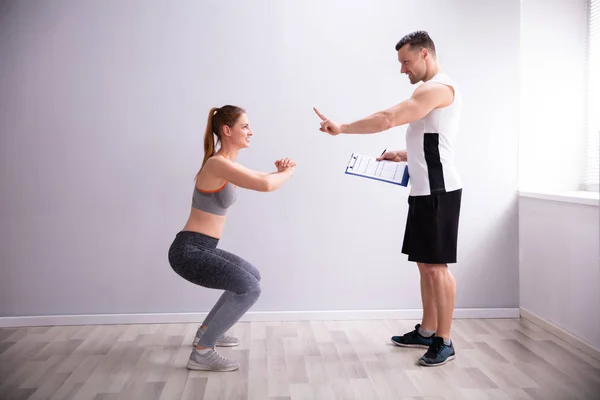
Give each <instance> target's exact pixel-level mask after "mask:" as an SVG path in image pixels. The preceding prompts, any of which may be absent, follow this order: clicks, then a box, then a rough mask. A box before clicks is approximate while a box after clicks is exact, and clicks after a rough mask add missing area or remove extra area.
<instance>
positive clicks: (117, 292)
mask: <svg viewBox="0 0 600 400" xmlns="http://www.w3.org/2000/svg"><path fill="white" fill-rule="evenodd" d="M0 4H1V5H0V15H1V17H0V18H1V19H0V133H1V139H0V140H1V142H0V156H1V158H0V188H1V190H2V203H1V204H0V216H1V220H2V224H1V225H0V249H1V253H0V266H1V269H0V316H25V315H48V314H95V313H147V312H201V311H206V310H208V309H209V308H210V306H211V305H212V302H213V301H214V300H215V299H216V298H217V296H218V294H219V293H217V292H215V291H211V290H208V289H203V288H198V287H195V286H194V285H192V284H190V283H187V282H185V281H183V280H182V279H181V278H179V277H178V276H177V275H176V274H175V273H173V272H172V270H171V269H170V267H169V265H168V262H167V250H168V247H169V245H170V243H171V240H172V239H173V237H174V235H175V233H176V232H177V231H178V230H180V229H181V228H182V227H183V224H184V222H185V220H186V218H187V216H188V214H189V206H190V200H191V194H192V188H193V177H194V174H195V173H196V170H197V168H198V167H199V165H200V162H201V159H202V135H203V131H204V127H205V123H206V118H207V112H208V110H209V108H210V107H211V106H218V105H222V104H224V103H233V104H237V105H241V106H243V107H245V108H247V110H248V112H249V117H250V119H251V123H252V125H253V128H254V132H255V137H254V140H253V143H252V148H251V149H249V150H245V151H244V152H242V154H241V157H240V159H239V161H241V162H242V163H244V164H245V165H247V166H248V167H251V168H255V169H259V170H272V166H273V161H274V160H275V159H277V158H280V157H285V156H289V157H292V158H294V159H295V160H296V161H297V163H298V168H297V173H296V176H295V177H294V178H293V180H292V181H290V182H289V184H287V185H286V186H285V187H283V188H282V189H281V190H279V191H277V192H274V193H268V194H265V193H257V192H250V191H240V193H239V199H238V202H237V204H236V205H235V207H234V208H233V209H232V211H231V213H230V216H229V220H228V222H227V227H226V230H225V234H224V237H223V239H222V241H221V246H222V247H223V248H224V249H227V250H229V251H232V252H235V253H237V254H239V255H241V256H243V257H245V258H247V259H248V260H250V261H251V262H253V263H254V264H255V265H256V266H257V267H258V268H259V269H260V270H261V272H262V275H263V295H262V297H261V298H260V299H259V301H258V303H257V304H256V305H255V307H254V308H253V310H255V311H261V310H265V311H266V310H273V311H275V310H277V311H281V310H368V309H413V308H420V307H421V304H420V297H419V282H418V273H417V269H416V267H415V266H414V265H413V264H412V263H409V262H407V261H406V257H405V256H404V255H402V254H401V253H400V249H401V243H402V238H403V234H404V223H405V218H406V217H405V216H406V211H407V202H406V198H407V190H406V189H405V188H401V187H396V186H393V185H386V184H382V183H378V182H375V181H371V180H366V179H359V178H356V177H350V176H345V175H344V173H343V172H344V166H345V164H346V162H347V159H348V157H349V154H350V153H351V152H352V151H358V152H361V153H365V154H372V155H379V154H380V153H381V151H382V150H383V149H384V148H388V149H400V148H403V147H404V143H405V141H404V133H405V128H404V127H401V128H396V129H393V130H390V131H389V132H385V133H381V134H378V135H372V136H354V137H352V136H339V137H329V136H327V135H325V134H323V133H321V132H319V131H318V126H319V125H318V122H319V121H318V119H317V117H316V116H315V115H314V113H313V111H312V107H313V106H317V107H319V108H320V109H321V111H322V112H324V113H325V114H326V115H328V116H330V117H331V118H333V119H337V120H339V121H350V120H353V119H356V118H359V117H362V116H364V115H366V114H368V113H371V112H373V111H376V110H378V109H380V108H382V107H387V106H390V105H392V104H395V103H397V102H399V101H401V100H403V99H404V98H406V97H407V96H409V95H410V93H411V92H412V90H413V89H414V87H412V86H411V85H410V84H409V83H408V80H407V78H406V77H405V76H401V75H400V73H399V70H400V66H399V64H398V63H397V60H396V53H395V51H394V45H395V43H396V41H397V40H398V39H399V38H400V37H401V36H402V35H403V34H405V33H408V32H410V31H413V30H416V29H427V30H429V31H430V33H431V35H432V36H433V38H434V40H435V41H436V45H437V47H438V55H439V58H440V60H441V62H442V65H443V67H444V68H445V70H446V72H448V73H449V74H450V75H451V76H452V77H454V78H455V79H456V80H457V81H458V83H459V84H460V85H461V88H462V90H463V95H464V117H463V120H462V130H461V132H460V137H459V139H458V142H457V148H456V151H457V155H458V166H459V168H460V171H461V173H462V175H463V179H464V183H465V191H464V194H463V199H464V203H463V211H462V220H461V230H460V254H459V257H460V262H459V263H458V264H457V265H455V266H453V267H452V269H453V271H454V274H455V276H456V279H457V282H458V293H457V299H456V306H457V307H458V308H478V307H490V308H495V307H516V306H517V305H518V270H517V268H518V259H517V256H518V254H517V203H516V195H517V191H516V190H517V148H518V146H517V111H518V103H517V93H518V57H519V47H518V45H519V36H518V35H519V1H516V0H511V1H503V2H480V1H477V0H464V1H454V2H448V1H443V0H439V1H426V2H418V3H417V2H413V1H398V0H394V1H371V2H364V1H341V0H340V1H332V0H327V1H324V0H319V1H316V0H314V1H307V2H291V1H290V2H275V1H264V0H263V1H253V2H251V4H247V3H242V2H237V1H236V2H233V1H226V2H221V1H220V2H217V1H203V2H197V1H182V2H177V3H176V5H175V4H174V3H171V2H167V1H144V2H142V1H128V2H118V1H95V2H79V1H74V0H73V1H65V0H61V1H58V0H57V1H52V2H49V1H4V2H1V3H0Z"/></svg>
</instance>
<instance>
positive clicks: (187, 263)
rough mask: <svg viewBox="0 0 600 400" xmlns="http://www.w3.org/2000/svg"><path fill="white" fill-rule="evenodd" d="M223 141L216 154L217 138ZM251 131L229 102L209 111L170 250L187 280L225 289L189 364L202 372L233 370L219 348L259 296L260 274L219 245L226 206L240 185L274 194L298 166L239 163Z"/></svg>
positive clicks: (201, 330) (235, 366) (242, 114)
mask: <svg viewBox="0 0 600 400" xmlns="http://www.w3.org/2000/svg"><path fill="white" fill-rule="evenodd" d="M215 136H216V137H217V142H218V143H220V148H219V151H218V152H215V138H214V137H215ZM251 137H252V130H251V129H250V125H249V123H248V117H247V116H246V112H245V111H244V110H243V109H242V108H239V107H236V106H231V105H226V106H223V107H221V108H213V109H211V110H210V113H209V115H208V124H207V126H206V133H205V137H204V152H205V154H204V160H203V162H202V167H201V168H200V171H199V172H198V174H197V175H196V185H195V188H194V194H193V197H192V209H191V213H190V216H189V219H188V221H187V223H186V224H185V226H184V227H183V229H182V230H181V231H180V232H179V233H177V235H176V237H175V240H174V241H173V243H172V244H171V247H170V248H169V263H170V264H171V267H172V268H173V270H174V271H175V272H176V273H177V274H179V275H180V276H181V277H183V278H184V279H186V280H188V281H190V282H192V283H195V284H197V285H200V286H203V287H207V288H211V289H223V290H225V292H224V293H223V295H222V296H221V297H220V298H219V300H218V301H217V303H216V304H215V305H214V307H213V308H212V310H211V311H210V312H209V313H208V315H207V316H206V319H205V320H204V322H203V323H202V325H201V326H200V328H198V332H197V333H196V338H195V340H194V346H195V347H194V349H193V350H192V354H191V355H190V359H189V361H188V364H187V367H188V368H189V369H194V370H204V371H234V370H236V369H238V368H239V364H238V363H237V362H235V361H231V360H227V359H225V358H223V357H221V356H220V355H219V354H218V353H217V352H216V351H215V350H214V347H215V346H236V345H237V344H238V341H237V339H236V338H232V337H230V336H228V335H226V334H225V333H226V332H227V330H228V329H229V328H231V327H232V326H233V324H235V323H236V322H237V321H238V320H239V319H240V317H241V316H242V315H244V313H246V311H248V309H250V307H252V305H253V304H254V303H255V302H256V300H257V299H258V297H259V296H260V293H261V289H260V284H259V281H260V273H259V272H258V270H257V269H256V268H255V267H254V266H253V265H251V264H250V263H248V262H247V261H245V260H243V259H242V258H240V257H238V256H236V255H234V254H231V253H229V252H226V251H224V250H221V249H218V248H217V244H218V242H219V239H220V237H221V234H222V232H223V226H224V224H225V218H226V214H227V209H228V208H229V207H230V206H231V205H233V203H234V202H235V200H236V189H237V188H238V187H240V188H245V189H251V190H257V191H261V192H270V191H273V190H276V189H277V188H279V187H280V186H281V185H283V183H284V182H286V181H287V180H288V179H290V178H291V177H292V175H293V174H294V172H295V168H296V164H295V163H294V162H293V161H291V160H290V159H288V158H284V159H282V160H277V161H276V162H275V166H276V167H277V172H273V173H263V172H256V171H252V170H250V169H247V168H245V167H243V166H242V165H240V164H238V163H236V159H237V156H238V152H239V151H240V150H241V149H244V148H247V147H249V146H250V138H251Z"/></svg>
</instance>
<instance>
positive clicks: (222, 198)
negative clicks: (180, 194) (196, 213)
mask: <svg viewBox="0 0 600 400" xmlns="http://www.w3.org/2000/svg"><path fill="white" fill-rule="evenodd" d="M236 199H237V194H236V192H235V185H234V184H232V183H231V182H225V184H224V185H223V186H221V187H220V188H219V189H216V190H199V189H198V188H197V187H195V188H194V195H193V196H192V207H194V208H196V209H198V210H201V211H205V212H207V213H211V214H216V215H225V214H227V209H228V208H229V207H231V206H232V205H233V203H235V200H236Z"/></svg>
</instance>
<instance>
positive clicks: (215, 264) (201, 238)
mask: <svg viewBox="0 0 600 400" xmlns="http://www.w3.org/2000/svg"><path fill="white" fill-rule="evenodd" d="M218 243H219V239H216V238H214V237H210V236H207V235H204V234H201V233H197V232H190V231H181V232H179V233H177V235H176V236H175V240H174V241H173V243H172V244H171V247H170V248H169V263H170V264H171V267H172V268H173V270H174V271H175V272H176V273H177V274H178V275H180V276H181V277H182V278H184V279H185V280H187V281H189V282H192V283H195V284H196V285H200V286H203V287H206V288H211V289H222V290H225V292H224V293H223V295H221V297H220V298H219V300H218V301H217V303H216V304H215V305H214V307H213V308H212V309H211V310H210V312H209V313H208V315H207V316H206V319H205V320H204V325H206V326H207V327H208V328H207V329H206V332H205V333H204V334H203V335H202V337H201V338H200V342H199V343H198V344H199V345H200V346H202V347H213V346H214V345H215V343H216V342H217V340H218V339H219V338H220V337H221V335H223V334H224V333H225V332H227V330H228V329H229V328H231V327H232V326H233V324H235V323H236V322H237V321H238V320H239V319H240V318H241V317H242V316H243V315H244V314H245V313H246V311H248V310H249V309H250V307H252V305H253V304H254V303H255V302H256V300H258V297H259V296H260V293H261V289H260V284H259V281H260V273H259V272H258V270H257V269H256V268H255V267H254V266H253V265H252V264H250V263H249V262H247V261H245V260H244V259H242V258H241V257H238V256H236V255H235V254H231V253H229V252H227V251H224V250H221V249H217V244H218Z"/></svg>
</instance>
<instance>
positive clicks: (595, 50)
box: [583, 0, 600, 192]
mask: <svg viewBox="0 0 600 400" xmlns="http://www.w3.org/2000/svg"><path fill="white" fill-rule="evenodd" d="M588 4H589V14H588V15H589V22H588V29H589V30H588V82H587V85H586V86H587V88H588V91H587V113H586V114H587V121H586V124H585V125H586V157H585V173H584V177H583V186H584V190H589V191H596V192H597V191H598V190H599V187H598V181H599V175H600V165H599V164H600V154H599V153H600V146H599V141H600V0H590V1H589V3H588Z"/></svg>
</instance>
